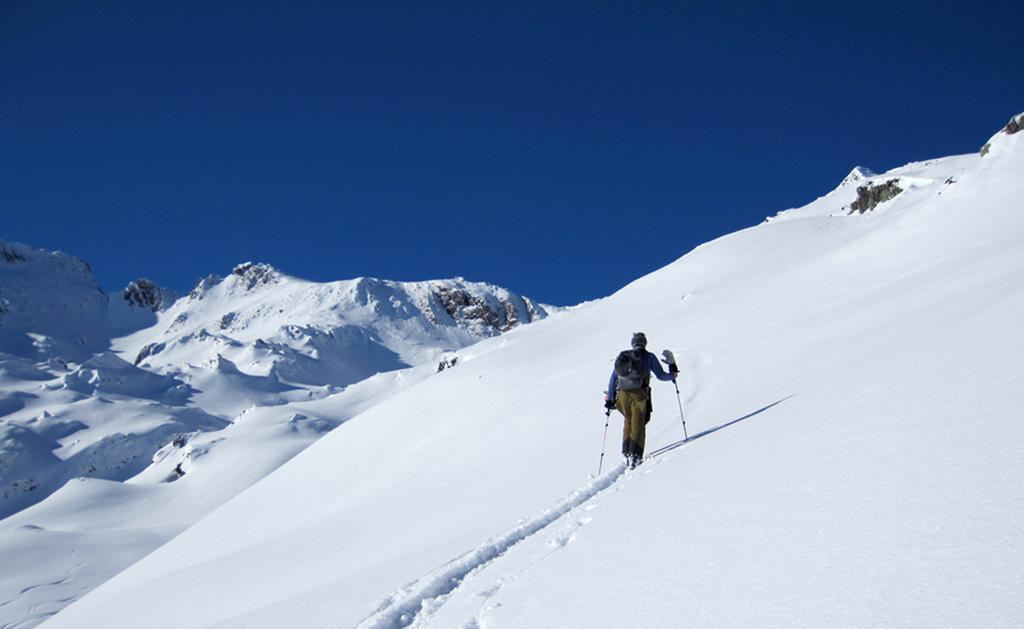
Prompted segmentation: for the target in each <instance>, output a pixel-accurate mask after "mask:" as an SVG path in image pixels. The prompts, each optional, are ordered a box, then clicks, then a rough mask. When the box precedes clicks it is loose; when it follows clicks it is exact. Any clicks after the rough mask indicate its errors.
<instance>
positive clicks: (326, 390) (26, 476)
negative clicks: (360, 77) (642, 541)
mask: <svg viewBox="0 0 1024 629" xmlns="http://www.w3.org/2000/svg"><path fill="white" fill-rule="evenodd" d="M0 305H2V310H0V549H2V551H0V552H2V554H3V556H4V557H11V558H16V559H17V561H14V562H13V564H8V565H16V566H19V567H18V569H14V570H5V571H3V572H2V573H0V625H3V626H8V625H19V626H20V625H23V624H27V625H30V624H33V623H35V622H38V621H39V620H41V619H42V618H45V617H46V616H48V615H52V614H53V613H56V611H58V610H59V609H61V608H62V607H63V606H65V605H66V604H67V603H69V602H70V601H72V600H75V598H77V597H79V596H81V595H82V594H84V593H85V592H87V591H88V590H89V589H91V588H92V587H95V586H96V585H98V584H99V583H101V582H103V581H104V580H106V579H107V578H109V577H110V576H112V575H113V574H115V573H116V572H118V571H120V570H121V569H123V568H124V567H125V566H127V565H128V564H130V563H131V562H133V561H135V560H137V559H138V558H140V557H142V556H143V555H145V554H146V553H148V552H149V551H151V550H152V549H153V548H155V547H157V546H159V545H160V544H162V543H163V542H165V541H167V540H168V539H170V538H171V537H173V536H174V535H176V534H177V533H178V532H180V531H181V530H183V529H184V528H186V527H187V526H188V525H190V524H191V523H192V522H194V521H195V520H196V519H198V518H199V517H201V516H202V515H204V514H205V513H207V512H208V511H209V510H211V509H212V508H214V507H216V506H218V505H220V504H222V503H223V502H225V501H226V500H228V499H229V498H230V497H231V496H233V495H234V494H235V493H237V492H238V491H241V490H242V489H244V488H245V487H247V486H249V485H250V484H252V483H253V482H255V481H256V480H258V479H259V478H261V477H262V476H264V475H265V474H267V473H268V472H269V471H271V470H273V469H274V468H276V467H277V466H279V465H280V464H282V463H283V462H284V461H286V460H288V459H289V458H291V457H292V456H294V455H295V454H296V453H297V452H299V451H301V450H302V449H303V448H305V447H306V446H308V445H309V444H310V443H312V442H313V441H315V440H316V439H318V438H319V437H320V436H322V435H323V434H325V433H327V432H328V431H330V430H331V429H332V428H334V427H335V426H337V425H338V424H340V423H341V422H343V421H345V420H347V419H348V418H350V417H351V416H353V415H354V414H356V413H357V412H359V411H361V410H365V409H366V408H369V407H370V406H372V405H373V404H374V403H376V402H377V401H379V400H381V399H384V398H386V397H388V396H389V395H392V394H393V393H394V392H396V391H399V390H401V389H403V388H405V387H408V386H409V385H411V384H412V383H414V382H416V381H418V380H421V379H424V378H426V377H429V376H431V375H434V374H435V373H436V372H437V371H438V369H439V366H438V361H439V360H440V361H441V362H442V363H443V364H444V365H449V364H452V363H453V362H456V359H457V354H456V353H455V352H457V351H458V350H460V349H461V348H463V347H465V346H468V345H471V344H472V343H474V342H476V341H478V340H480V339H482V338H487V337H491V336H495V335H497V334H500V333H502V332H504V331H507V330H509V329H512V328H513V327H515V326H517V325H519V324H521V323H528V322H530V321H533V320H537V319H541V318H543V317H545V316H547V314H548V311H549V309H550V308H545V307H543V306H540V305H537V304H535V303H533V302H532V301H530V300H529V299H526V298H522V297H519V296H517V295H515V294H513V293H511V292H509V291H507V290H505V289H502V288H499V287H496V286H491V285H488V284H480V283H472V282H466V281H465V280H462V279H455V280H439V281H431V282H421V283H409V284H403V283H398V282H388V281H383V280H371V279H360V280H353V281H348V282H335V283H330V284H318V283H313V282H306V281H303V280H300V279H297V278H291V277H288V276H285V275H284V274H282V273H280V272H278V271H276V270H274V269H272V268H270V267H268V266H266V265H254V264H245V265H241V266H239V267H237V268H236V269H235V271H234V272H233V273H232V274H231V276H229V277H228V278H227V279H224V280H218V279H211V278H208V279H207V280H204V281H203V282H201V283H200V285H199V286H198V287H197V289H196V290H195V291H193V292H192V293H191V294H190V295H188V296H187V297H184V298H181V299H176V297H175V296H174V295H173V294H172V293H171V292H170V291H168V290H166V289H162V288H160V287H158V286H157V285H155V284H154V283H152V282H150V281H149V280H145V279H140V280H137V281H135V282H132V283H131V284H130V285H129V286H128V287H127V288H125V289H124V290H123V291H121V292H120V293H118V294H116V295H107V294H106V293H104V292H103V291H102V290H101V289H100V288H99V286H98V285H97V283H96V281H95V279H94V278H93V276H92V273H91V271H90V269H89V266H88V264H86V263H85V262H84V261H82V260H79V259H77V258H73V257H71V256H67V255H65V254H62V253H59V252H56V253H50V252H45V251H41V250H38V249H34V248H31V247H28V246H26V245H20V244H14V243H0ZM123 335H127V336H123ZM414 366H415V367H414ZM33 505H34V506H33ZM25 517H27V518H29V519H31V521H32V527H30V528H28V529H18V528H17V527H18V526H20V525H19V524H18V522H21V519H22V518H25ZM3 518H6V519H3ZM25 531H32V534H31V535H28V536H25V535H24V532H25ZM40 586H41V587H40Z"/></svg>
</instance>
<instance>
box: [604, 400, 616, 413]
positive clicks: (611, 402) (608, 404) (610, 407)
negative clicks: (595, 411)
mask: <svg viewBox="0 0 1024 629" xmlns="http://www.w3.org/2000/svg"><path fill="white" fill-rule="evenodd" d="M604 407H605V408H606V409H608V410H609V411H610V410H614V409H615V398H611V399H605V401H604Z"/></svg>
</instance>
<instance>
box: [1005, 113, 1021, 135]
mask: <svg viewBox="0 0 1024 629" xmlns="http://www.w3.org/2000/svg"><path fill="white" fill-rule="evenodd" d="M1021 129H1024V114H1021V115H1019V116H1014V117H1013V118H1010V122H1008V123H1006V126H1005V127H1004V128H1003V133H1005V134H1006V135H1013V134H1014V133H1017V132H1019V131H1020V130H1021Z"/></svg>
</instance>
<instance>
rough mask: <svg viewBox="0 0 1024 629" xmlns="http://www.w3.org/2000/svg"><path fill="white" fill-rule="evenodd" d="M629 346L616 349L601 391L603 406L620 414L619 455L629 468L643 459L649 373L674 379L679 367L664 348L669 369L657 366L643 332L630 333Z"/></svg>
mask: <svg viewBox="0 0 1024 629" xmlns="http://www.w3.org/2000/svg"><path fill="white" fill-rule="evenodd" d="M630 346H631V347H632V349H628V350H625V351H623V352H620V353H619V355H618V356H617V357H616V358H615V368H614V369H612V376H611V379H609V381H608V391H607V392H606V393H605V398H604V399H605V402H604V407H605V408H606V409H609V410H611V409H618V411H619V412H620V413H622V417H623V418H624V420H625V421H624V422H623V425H622V456H624V457H625V459H626V465H627V466H628V467H629V468H630V469H633V468H635V467H636V466H637V465H640V463H642V462H643V458H644V441H645V438H646V432H647V422H649V421H650V420H651V410H652V409H651V374H652V373H653V374H654V375H655V376H656V377H657V378H658V380H665V381H671V382H675V380H676V374H677V373H679V368H678V367H677V366H676V361H675V357H674V356H673V355H672V352H670V351H669V350H665V351H664V352H662V354H663V355H664V356H665V362H667V363H668V369H669V372H668V373H665V371H664V370H663V369H662V368H661V364H660V363H658V359H657V358H656V357H655V356H654V354H652V353H650V352H648V351H647V337H646V336H645V335H644V333H643V332H637V333H635V334H633V338H632V339H631V340H630Z"/></svg>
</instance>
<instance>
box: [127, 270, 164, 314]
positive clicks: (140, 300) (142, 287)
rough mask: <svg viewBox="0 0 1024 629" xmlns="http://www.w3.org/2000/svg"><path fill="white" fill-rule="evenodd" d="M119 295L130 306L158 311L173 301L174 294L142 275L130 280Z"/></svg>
mask: <svg viewBox="0 0 1024 629" xmlns="http://www.w3.org/2000/svg"><path fill="white" fill-rule="evenodd" d="M121 296H122V297H124V300H125V301H127V302H128V304H129V305H130V306H134V307H136V308H145V309H147V310H152V311H153V312H159V311H161V310H163V309H164V308H166V307H167V306H170V305H171V304H172V303H174V297H175V296H174V294H173V293H171V292H170V291H168V290H167V289H165V288H161V287H160V286H158V285H157V284H156V283H154V282H153V281H151V280H148V279H146V278H144V277H142V278H139V279H137V280H135V281H134V282H130V283H129V284H128V286H126V287H125V289H124V291H122V293H121Z"/></svg>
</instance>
